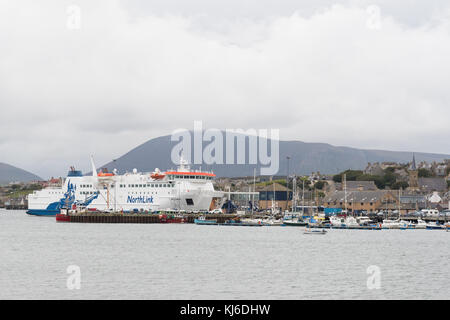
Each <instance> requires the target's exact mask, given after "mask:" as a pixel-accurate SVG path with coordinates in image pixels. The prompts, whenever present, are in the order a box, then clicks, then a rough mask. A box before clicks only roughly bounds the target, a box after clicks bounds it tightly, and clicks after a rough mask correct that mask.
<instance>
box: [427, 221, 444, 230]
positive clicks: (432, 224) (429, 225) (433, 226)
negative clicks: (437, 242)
mask: <svg viewBox="0 0 450 320" xmlns="http://www.w3.org/2000/svg"><path fill="white" fill-rule="evenodd" d="M426 228H427V230H442V229H443V226H442V225H441V224H439V223H436V222H428V223H427V227H426Z"/></svg>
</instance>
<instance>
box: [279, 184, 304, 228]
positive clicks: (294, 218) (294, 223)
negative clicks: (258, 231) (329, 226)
mask: <svg viewBox="0 0 450 320" xmlns="http://www.w3.org/2000/svg"><path fill="white" fill-rule="evenodd" d="M304 192H305V181H303V193H304ZM292 193H293V205H292V207H293V211H292V212H290V216H291V218H290V219H285V220H283V224H284V225H285V226H291V227H304V226H306V225H307V223H306V222H305V221H303V219H301V218H299V216H298V214H297V178H296V176H294V178H293V179H292ZM304 208H305V206H303V210H304Z"/></svg>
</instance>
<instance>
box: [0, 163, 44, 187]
mask: <svg viewBox="0 0 450 320" xmlns="http://www.w3.org/2000/svg"><path fill="white" fill-rule="evenodd" d="M34 180H42V178H41V177H38V176H37V175H35V174H33V173H31V172H28V171H25V170H23V169H20V168H17V167H14V166H12V165H9V164H6V163H2V162H0V185H4V184H8V183H10V182H30V181H34Z"/></svg>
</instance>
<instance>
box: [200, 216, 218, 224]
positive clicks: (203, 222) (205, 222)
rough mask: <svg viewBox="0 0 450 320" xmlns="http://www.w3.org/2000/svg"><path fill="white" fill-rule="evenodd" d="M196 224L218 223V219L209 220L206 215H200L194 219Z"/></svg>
mask: <svg viewBox="0 0 450 320" xmlns="http://www.w3.org/2000/svg"><path fill="white" fill-rule="evenodd" d="M194 223H195V224H201V225H217V224H218V223H217V220H207V219H206V218H205V217H199V218H198V219H194Z"/></svg>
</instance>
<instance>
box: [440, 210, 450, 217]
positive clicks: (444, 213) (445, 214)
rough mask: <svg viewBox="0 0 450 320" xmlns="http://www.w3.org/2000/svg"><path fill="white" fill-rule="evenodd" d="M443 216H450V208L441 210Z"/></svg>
mask: <svg viewBox="0 0 450 320" xmlns="http://www.w3.org/2000/svg"><path fill="white" fill-rule="evenodd" d="M441 216H444V217H450V209H449V210H444V211H442V212H441Z"/></svg>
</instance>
